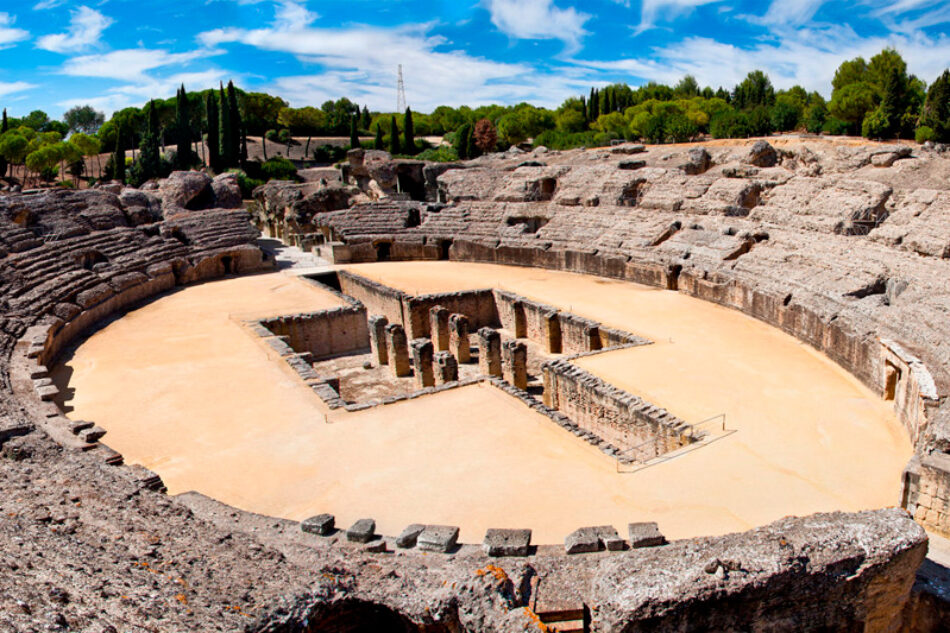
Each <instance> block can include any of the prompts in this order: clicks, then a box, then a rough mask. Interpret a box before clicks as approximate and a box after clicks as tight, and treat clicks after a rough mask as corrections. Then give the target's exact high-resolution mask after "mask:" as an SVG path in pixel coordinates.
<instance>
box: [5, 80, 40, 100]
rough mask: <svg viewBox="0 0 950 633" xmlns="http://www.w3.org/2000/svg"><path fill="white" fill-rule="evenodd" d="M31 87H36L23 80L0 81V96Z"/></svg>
mask: <svg viewBox="0 0 950 633" xmlns="http://www.w3.org/2000/svg"><path fill="white" fill-rule="evenodd" d="M33 88H36V86H35V85H33V84H31V83H27V82H25V81H11V82H3V81H0V97H6V96H7V95H12V94H16V93H17V92H24V91H26V90H31V89H33Z"/></svg>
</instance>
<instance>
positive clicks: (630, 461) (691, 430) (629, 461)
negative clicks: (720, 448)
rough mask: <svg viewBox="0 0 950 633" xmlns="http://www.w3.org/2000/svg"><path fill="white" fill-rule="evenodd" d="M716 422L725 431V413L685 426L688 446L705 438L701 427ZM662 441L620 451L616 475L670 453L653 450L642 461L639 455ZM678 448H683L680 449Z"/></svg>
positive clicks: (654, 441) (647, 442)
mask: <svg viewBox="0 0 950 633" xmlns="http://www.w3.org/2000/svg"><path fill="white" fill-rule="evenodd" d="M716 421H718V422H719V424H718V425H716V426H718V427H719V429H720V430H721V431H725V430H726V414H725V413H720V414H718V415H714V416H712V417H709V418H706V419H704V420H700V421H699V422H695V423H693V424H689V425H687V429H688V431H687V432H686V433H685V435H686V437H687V438H689V439H690V440H691V442H690V444H692V443H694V442H696V441H697V440H700V439H702V438H703V437H705V435H706V434H705V432H704V430H703V428H702V427H711V426H713V423H714V422H716ZM663 439H665V438H663V437H654V438H651V439H649V440H646V441H644V442H641V443H639V444H637V445H635V446H632V447H631V448H628V449H627V450H625V451H621V452H620V453H619V454H617V455H616V457H615V459H616V467H617V472H618V473H622V472H629V471H624V470H621V469H622V468H623V467H624V466H632V465H634V464H640V465H643V464H646V463H647V462H649V461H650V460H652V459H655V458H657V457H660V456H661V455H664V454H666V453H669V452H672V451H664V452H662V453H661V452H658V451H657V450H655V449H654V450H652V451H650V452H649V454H648V455H647V456H646V459H644V458H643V456H641V455H640V453H642V452H643V451H645V450H646V447H647V446H650V445H655V444H656V443H657V442H659V441H661V440H663ZM687 446H688V445H687ZM680 448H685V447H680Z"/></svg>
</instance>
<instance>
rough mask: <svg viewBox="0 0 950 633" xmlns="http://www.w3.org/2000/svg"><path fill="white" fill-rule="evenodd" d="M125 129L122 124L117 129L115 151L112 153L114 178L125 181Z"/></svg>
mask: <svg viewBox="0 0 950 633" xmlns="http://www.w3.org/2000/svg"><path fill="white" fill-rule="evenodd" d="M124 133H125V130H124V129H122V127H121V126H120V127H119V128H118V129H117V130H116V131H115V153H114V154H113V155H112V179H113V180H118V181H119V182H122V183H124V182H125V145H124V143H123V139H122V136H123V134H124Z"/></svg>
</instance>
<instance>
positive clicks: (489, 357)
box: [478, 327, 501, 376]
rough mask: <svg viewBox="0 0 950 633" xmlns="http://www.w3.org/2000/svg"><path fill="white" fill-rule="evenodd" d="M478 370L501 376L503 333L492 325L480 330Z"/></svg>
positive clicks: (489, 374)
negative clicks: (499, 332)
mask: <svg viewBox="0 0 950 633" xmlns="http://www.w3.org/2000/svg"><path fill="white" fill-rule="evenodd" d="M478 371H479V373H482V374H484V375H486V376H501V335H500V334H498V332H497V331H495V330H493V329H492V328H490V327H483V328H482V329H480V330H479V331H478Z"/></svg>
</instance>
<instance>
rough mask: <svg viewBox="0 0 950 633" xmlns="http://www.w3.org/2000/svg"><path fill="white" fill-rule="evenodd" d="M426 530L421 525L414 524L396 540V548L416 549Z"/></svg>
mask: <svg viewBox="0 0 950 633" xmlns="http://www.w3.org/2000/svg"><path fill="white" fill-rule="evenodd" d="M424 529H426V526H424V525H422V524H420V523H413V524H412V525H410V526H409V527H407V528H406V529H405V530H403V531H402V534H400V535H399V536H398V537H397V538H396V547H402V548H404V549H408V548H411V547H415V546H416V541H417V540H418V539H419V535H420V534H422V531H423V530H424Z"/></svg>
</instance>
